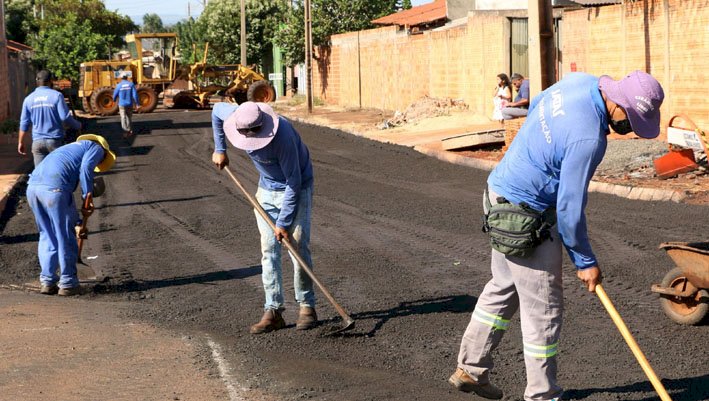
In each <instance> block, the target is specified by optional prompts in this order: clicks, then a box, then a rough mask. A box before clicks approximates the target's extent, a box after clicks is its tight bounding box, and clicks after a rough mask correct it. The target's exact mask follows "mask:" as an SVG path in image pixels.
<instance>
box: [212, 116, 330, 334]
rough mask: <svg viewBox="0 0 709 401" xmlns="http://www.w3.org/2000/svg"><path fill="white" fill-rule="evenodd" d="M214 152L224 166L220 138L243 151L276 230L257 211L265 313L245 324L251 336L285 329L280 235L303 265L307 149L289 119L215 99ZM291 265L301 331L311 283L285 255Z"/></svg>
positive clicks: (311, 305) (309, 181) (310, 303)
mask: <svg viewBox="0 0 709 401" xmlns="http://www.w3.org/2000/svg"><path fill="white" fill-rule="evenodd" d="M212 128H213V131H214V154H212V162H213V163H214V164H215V165H216V166H217V167H219V169H222V168H224V166H227V165H229V158H228V156H227V154H226V140H225V137H226V139H229V142H231V144H232V145H234V146H235V147H236V148H239V149H242V150H245V151H246V153H247V154H248V155H249V157H250V158H251V160H252V161H253V163H254V165H255V166H256V169H257V170H258V171H259V174H260V178H259V185H258V190H257V192H256V200H257V201H258V202H259V204H260V205H261V206H262V207H263V209H264V210H265V211H266V213H268V215H269V216H270V217H271V221H272V222H273V223H275V226H276V231H275V233H274V231H273V230H272V229H271V227H270V226H269V225H268V223H267V222H266V221H265V220H264V219H263V218H262V217H261V216H260V215H259V214H258V213H255V214H256V222H257V224H258V229H259V232H260V234H261V254H262V257H261V268H262V270H263V271H262V274H261V279H262V282H263V289H264V292H265V295H266V303H265V305H264V309H265V312H264V314H263V317H262V318H261V320H260V321H259V322H258V323H256V324H254V325H253V326H251V329H250V331H251V333H252V334H260V333H266V332H270V331H273V330H278V329H282V328H284V327H285V325H286V324H285V321H284V319H283V316H282V312H283V310H284V309H285V308H284V306H285V305H284V294H283V277H282V270H281V244H280V241H281V240H282V239H284V238H285V239H288V240H289V241H291V243H292V244H293V246H294V247H295V248H296V249H297V250H298V253H300V256H302V257H303V259H304V260H305V262H306V263H308V265H310V266H312V260H311V256H310V219H311V214H312V201H313V165H312V162H311V161H310V152H309V151H308V148H307V147H306V146H305V144H304V143H303V141H302V140H301V138H300V135H299V134H298V132H297V131H296V130H295V128H293V126H292V125H291V123H290V122H289V121H288V120H286V119H284V118H282V117H279V116H278V115H277V114H276V113H275V112H274V111H273V109H272V108H271V106H269V105H267V104H265V103H254V102H245V103H242V104H241V105H240V106H237V105H235V104H230V103H218V104H216V105H215V106H214V109H213V111H212ZM291 260H292V261H293V267H294V288H295V300H296V302H298V304H299V305H300V311H299V316H298V320H297V321H296V329H298V330H306V329H310V328H312V327H314V326H315V325H316V323H317V314H316V313H315V293H314V291H313V282H312V279H311V278H310V276H308V275H307V274H306V273H305V271H303V269H301V268H300V264H299V263H298V261H297V260H296V259H295V258H294V257H293V256H292V255H291Z"/></svg>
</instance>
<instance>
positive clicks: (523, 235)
mask: <svg viewBox="0 0 709 401" xmlns="http://www.w3.org/2000/svg"><path fill="white" fill-rule="evenodd" d="M484 197H485V205H486V206H487V210H488V211H487V214H485V215H484V216H483V232H484V233H487V234H488V235H489V236H490V245H492V248H493V249H495V250H496V251H498V252H502V253H504V254H505V255H509V256H518V257H523V258H524V257H528V256H530V255H531V254H532V253H533V252H534V249H535V248H536V247H537V246H539V245H540V244H541V243H542V242H544V241H545V240H547V239H549V240H551V231H550V230H551V228H552V227H553V226H554V225H555V224H556V209H555V208H548V209H547V210H545V211H544V212H541V213H540V212H538V211H536V210H534V209H532V208H531V207H529V205H527V204H526V203H521V204H520V205H515V204H513V203H510V202H509V201H508V200H507V199H505V198H503V197H498V198H497V201H498V203H497V204H496V205H493V204H491V202H490V197H489V195H488V192H487V189H485V195H484Z"/></svg>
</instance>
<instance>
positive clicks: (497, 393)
mask: <svg viewBox="0 0 709 401" xmlns="http://www.w3.org/2000/svg"><path fill="white" fill-rule="evenodd" d="M448 383H450V384H452V385H453V386H454V387H455V388H457V389H458V390H460V391H463V392H465V393H470V392H474V393H475V394H477V395H479V396H480V397H483V398H487V399H490V400H499V399H501V398H502V390H500V389H499V388H497V387H495V386H493V385H492V384H490V383H486V384H480V383H478V382H476V381H475V380H474V379H473V378H472V377H470V375H469V374H468V373H467V372H466V371H464V370H463V369H461V368H457V369H456V370H455V373H453V376H451V377H450V378H449V379H448Z"/></svg>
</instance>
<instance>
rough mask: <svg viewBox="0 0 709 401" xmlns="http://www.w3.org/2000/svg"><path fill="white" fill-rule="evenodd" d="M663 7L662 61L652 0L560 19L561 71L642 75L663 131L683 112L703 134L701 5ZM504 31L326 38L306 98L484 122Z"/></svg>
mask: <svg viewBox="0 0 709 401" xmlns="http://www.w3.org/2000/svg"><path fill="white" fill-rule="evenodd" d="M669 5H670V12H669V44H670V57H669V59H668V58H667V57H666V56H665V55H666V52H665V46H666V43H667V42H666V40H667V38H668V35H667V29H666V27H665V14H664V10H663V1H662V0H646V1H636V2H626V5H625V6H621V5H618V6H606V7H595V8H588V9H584V10H579V11H571V12H565V13H564V14H563V19H562V23H561V30H562V31H561V42H562V45H561V50H562V72H563V73H568V72H569V71H571V65H572V63H573V64H574V65H575V67H576V70H577V71H584V72H588V73H591V74H594V75H603V74H607V75H611V76H613V77H615V78H621V77H622V76H623V75H625V74H626V73H628V72H630V71H633V70H635V69H640V70H644V71H648V72H649V73H651V74H653V76H655V77H656V78H657V79H658V80H659V81H660V83H661V84H662V86H663V88H664V89H665V93H666V101H665V104H664V105H663V107H662V115H663V124H666V123H667V120H668V119H669V117H671V116H672V115H673V114H677V113H680V112H685V113H687V114H689V116H690V117H691V118H692V119H693V120H694V121H695V122H696V123H697V124H698V125H699V126H700V127H702V128H704V129H705V130H709V97H707V96H706V91H707V90H706V85H707V84H709V70H707V68H706V64H707V60H709V56H708V55H707V48H706V43H709V28H707V27H709V2H707V1H706V0H669ZM623 7H625V8H623ZM509 31H510V28H509V20H508V19H507V18H506V17H505V16H504V15H502V13H497V14H495V13H471V14H469V15H468V22H467V24H466V25H462V26H459V27H455V28H450V29H447V30H443V31H436V32H425V33H424V34H421V35H407V34H406V33H404V32H402V31H398V30H397V28H396V27H384V28H378V29H372V30H367V31H361V32H351V33H346V34H342V35H335V36H333V37H332V48H331V50H330V51H329V55H327V60H328V61H327V62H326V63H325V64H323V65H321V66H320V68H314V93H315V96H318V97H320V98H321V99H323V100H325V101H326V102H328V103H334V104H339V105H342V106H346V107H359V106H360V105H361V106H362V107H374V108H380V109H386V110H404V109H405V108H406V107H407V106H408V105H409V104H411V103H412V102H414V101H415V100H417V99H419V98H420V97H422V96H424V95H429V96H435V97H451V98H456V99H463V100H464V101H465V102H466V103H467V104H468V105H469V106H470V108H471V110H473V111H475V112H477V113H480V114H482V115H488V114H491V112H492V100H491V98H492V93H493V89H494V86H495V82H496V80H495V76H496V75H497V74H498V73H500V72H508V70H509V68H510V67H509V52H510V49H509V35H510V32H509ZM323 60H325V58H321V61H323ZM668 60H669V63H668ZM667 64H669V67H668V66H667Z"/></svg>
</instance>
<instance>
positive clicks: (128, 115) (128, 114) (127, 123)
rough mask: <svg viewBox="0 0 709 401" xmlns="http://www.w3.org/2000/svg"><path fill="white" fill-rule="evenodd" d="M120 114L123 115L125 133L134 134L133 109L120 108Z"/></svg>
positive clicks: (122, 121)
mask: <svg viewBox="0 0 709 401" xmlns="http://www.w3.org/2000/svg"><path fill="white" fill-rule="evenodd" d="M118 112H119V113H120V114H121V128H123V131H125V132H132V131H133V129H132V128H131V120H132V119H133V108H132V107H130V106H125V107H124V106H118Z"/></svg>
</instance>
